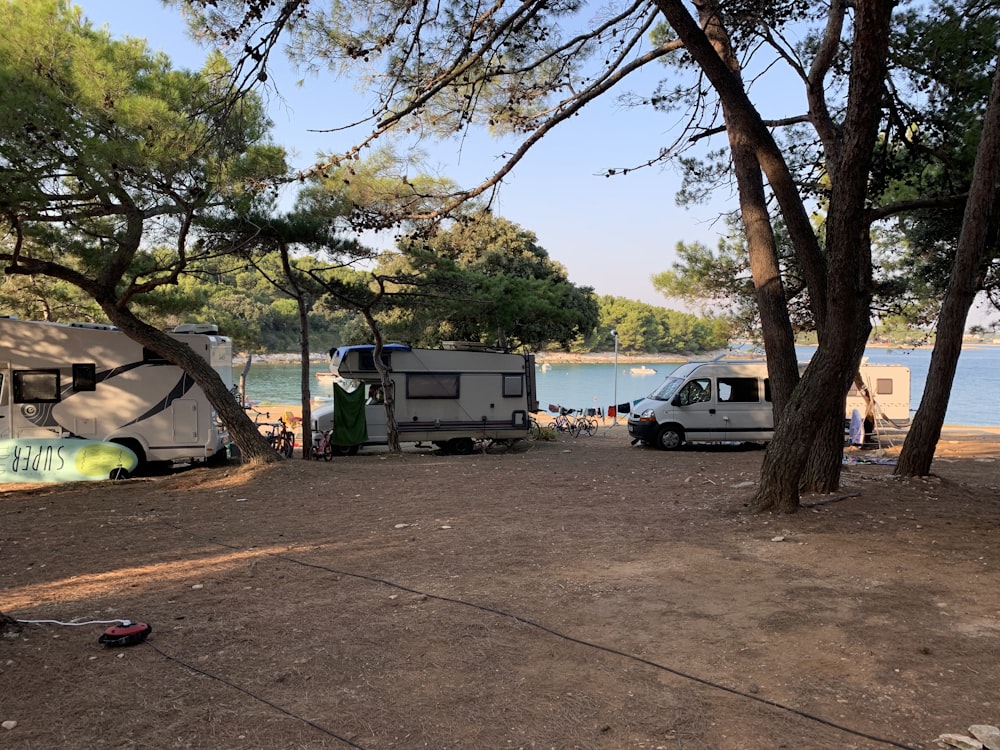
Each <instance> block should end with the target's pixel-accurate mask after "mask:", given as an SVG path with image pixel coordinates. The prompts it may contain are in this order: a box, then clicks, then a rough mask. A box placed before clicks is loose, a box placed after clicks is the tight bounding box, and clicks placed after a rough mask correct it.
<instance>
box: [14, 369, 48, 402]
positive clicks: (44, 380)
mask: <svg viewBox="0 0 1000 750" xmlns="http://www.w3.org/2000/svg"><path fill="white" fill-rule="evenodd" d="M13 376H14V403H16V404H37V403H50V404H51V403H55V402H57V401H58V400H59V370H15V371H14V372H13Z"/></svg>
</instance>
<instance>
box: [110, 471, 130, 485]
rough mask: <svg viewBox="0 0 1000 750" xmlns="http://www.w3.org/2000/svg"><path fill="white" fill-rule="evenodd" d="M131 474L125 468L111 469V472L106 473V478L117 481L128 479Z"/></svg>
mask: <svg viewBox="0 0 1000 750" xmlns="http://www.w3.org/2000/svg"><path fill="white" fill-rule="evenodd" d="M130 476H131V475H130V474H129V473H128V471H127V470H125V469H120V468H119V469H112V470H111V473H110V474H109V475H108V479H111V480H113V481H116V482H117V481H119V480H123V479H128V478H129V477H130Z"/></svg>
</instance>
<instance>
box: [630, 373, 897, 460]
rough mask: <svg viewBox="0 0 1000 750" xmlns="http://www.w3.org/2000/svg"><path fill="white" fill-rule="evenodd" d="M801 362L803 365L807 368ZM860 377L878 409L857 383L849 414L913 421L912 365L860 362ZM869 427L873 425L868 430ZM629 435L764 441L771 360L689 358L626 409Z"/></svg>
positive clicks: (769, 418) (770, 428) (677, 441)
mask: <svg viewBox="0 0 1000 750" xmlns="http://www.w3.org/2000/svg"><path fill="white" fill-rule="evenodd" d="M805 366H806V365H805V364H801V365H800V369H804V368H805ZM861 378H862V380H863V382H864V387H865V389H866V390H867V391H868V394H869V396H870V398H872V399H874V401H873V403H874V406H875V412H874V413H871V410H869V409H868V408H867V406H868V403H867V400H866V399H865V398H864V396H863V395H862V393H861V392H860V391H859V390H858V388H857V387H856V386H852V387H851V390H850V392H849V393H848V394H847V398H846V402H845V403H846V408H845V418H846V419H850V418H851V417H852V416H853V415H854V411H855V410H857V411H858V413H859V416H860V417H861V418H862V419H864V418H865V417H868V421H869V426H871V424H872V423H873V422H874V421H883V422H889V423H892V424H893V425H894V426H896V427H901V426H903V425H906V424H909V421H910V368H908V367H904V366H903V365H868V364H864V365H862V366H861ZM869 431H870V430H869ZM628 432H629V435H630V436H631V437H632V438H633V439H634V440H638V441H642V442H643V443H647V444H649V445H655V446H656V447H657V448H661V449H663V450H674V449H676V448H679V447H680V446H681V445H683V444H684V443H690V442H763V443H766V442H768V441H769V440H771V438H772V437H773V435H774V412H773V408H772V404H771V389H770V384H769V383H768V379H767V363H766V362H763V361H758V360H752V361H732V360H717V361H712V362H689V363H688V364H686V365H681V366H680V367H678V368H677V369H676V370H674V371H673V372H672V373H671V374H670V375H669V377H667V379H666V380H665V381H664V382H663V383H662V384H661V385H660V386H659V387H658V388H657V389H656V390H654V391H653V392H652V393H650V394H649V396H647V397H646V398H645V399H643V400H642V401H639V402H638V403H637V404H634V405H633V406H632V410H631V413H630V414H629V415H628Z"/></svg>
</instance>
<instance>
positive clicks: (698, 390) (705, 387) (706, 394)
mask: <svg viewBox="0 0 1000 750" xmlns="http://www.w3.org/2000/svg"><path fill="white" fill-rule="evenodd" d="M677 398H678V399H680V402H681V406H690V405H691V404H700V403H702V402H703V401H711V400H712V381H711V379H710V378H699V379H698V380H691V381H689V382H687V383H685V385H684V387H683V388H681V390H680V393H678V394H677Z"/></svg>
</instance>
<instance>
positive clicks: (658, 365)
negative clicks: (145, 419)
mask: <svg viewBox="0 0 1000 750" xmlns="http://www.w3.org/2000/svg"><path fill="white" fill-rule="evenodd" d="M798 351H799V359H800V361H807V360H808V359H809V358H810V357H811V356H812V354H813V352H814V351H815V349H814V348H812V347H799V350H798ZM865 357H867V361H868V362H869V363H870V364H898V365H906V366H907V367H909V368H910V393H911V401H910V410H911V413H912V412H913V411H915V410H916V408H917V406H918V405H919V404H920V396H921V394H922V393H923V389H924V383H925V382H926V380H927V370H928V367H929V366H930V359H931V350H930V349H904V348H885V347H870V348H869V349H867V350H866V351H865ZM679 364H680V363H678V362H676V361H662V362H644V363H641V364H640V363H633V362H622V361H619V363H618V366H617V367H616V366H615V364H614V363H613V362H602V363H598V364H593V363H586V364H580V363H568V362H567V363H551V364H544V365H539V366H537V367H536V373H535V380H536V385H537V388H538V402H539V404H540V405H541V408H542V410H545V409H546V408H548V407H549V406H550V405H551V406H561V407H565V408H569V409H590V408H594V409H601V410H602V412H603V413H607V409H608V407H609V406H610V405H612V404H623V403H625V402H634V401H637V400H639V399H641V398H643V397H645V396H646V395H647V394H649V393H650V392H652V391H653V390H654V389H655V388H657V387H658V386H659V385H660V383H661V382H662V381H663V379H664V378H665V377H667V376H668V375H669V374H670V373H671V372H672V371H673V370H674V369H675V368H676V367H677V366H678V365H679ZM310 369H311V372H312V377H311V378H310V384H309V386H310V396H311V397H312V398H313V399H315V400H318V401H324V400H329V399H331V398H332V397H333V384H332V381H331V379H330V378H321V377H317V376H316V373H318V372H328V371H329V368H328V367H327V364H326V363H324V362H313V363H311V365H310ZM648 370H653V372H647V371H648ZM238 373H239V368H237V367H234V376H236V375H238ZM246 390H247V398H248V399H249V400H250V401H253V402H258V403H262V404H295V403H299V402H300V400H301V386H300V384H299V366H298V364H272V363H264V362H260V361H257V360H255V361H254V363H253V365H252V366H251V368H250V370H249V372H248V374H247V382H246ZM991 394H992V395H991ZM996 394H1000V346H981V347H972V348H966V349H964V350H963V351H962V356H961V357H960V358H959V361H958V371H957V373H956V375H955V384H954V387H953V388H952V394H951V399H950V400H949V402H948V412H947V415H946V417H945V423H946V424H949V425H972V426H983V427H1000V406H998V403H1000V400H998V399H997V395H996Z"/></svg>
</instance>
